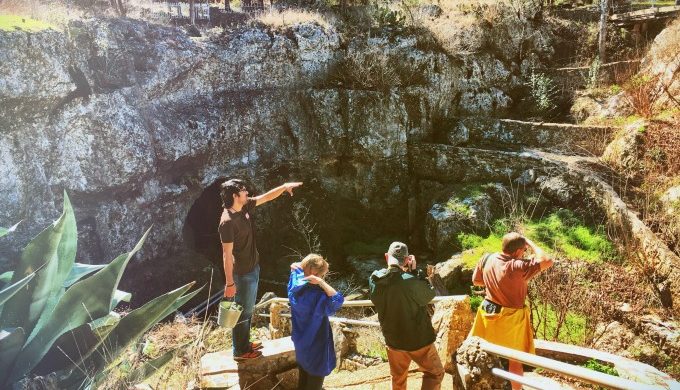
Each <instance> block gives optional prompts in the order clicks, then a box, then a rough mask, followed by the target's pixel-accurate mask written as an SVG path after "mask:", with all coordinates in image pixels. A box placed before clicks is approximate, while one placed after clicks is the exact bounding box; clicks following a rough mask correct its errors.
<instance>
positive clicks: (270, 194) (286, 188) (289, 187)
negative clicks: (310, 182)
mask: <svg viewBox="0 0 680 390" xmlns="http://www.w3.org/2000/svg"><path fill="white" fill-rule="evenodd" d="M301 185H302V182H299V181H297V182H291V183H286V184H283V185H280V186H278V187H276V188H274V189H273V190H269V191H267V192H266V193H264V194H262V195H258V196H255V197H253V199H255V202H256V203H255V206H259V205H261V204H263V203H267V202H269V201H270V200H274V199H276V198H278V197H279V196H281V194H283V193H284V192H288V193H289V194H290V196H293V189H294V188H297V187H299V186H301Z"/></svg>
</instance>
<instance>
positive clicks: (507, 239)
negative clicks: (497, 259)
mask: <svg viewBox="0 0 680 390" xmlns="http://www.w3.org/2000/svg"><path fill="white" fill-rule="evenodd" d="M526 244H527V240H526V239H525V238H524V237H522V235H521V234H519V233H516V232H511V233H508V234H506V235H504V236H503V244H502V248H503V252H504V253H506V254H508V255H511V254H513V253H515V251H517V250H518V249H522V248H524V247H525V246H526Z"/></svg>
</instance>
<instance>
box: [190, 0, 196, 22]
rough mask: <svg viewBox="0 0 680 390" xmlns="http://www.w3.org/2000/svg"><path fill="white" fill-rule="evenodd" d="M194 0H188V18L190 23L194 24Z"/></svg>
mask: <svg viewBox="0 0 680 390" xmlns="http://www.w3.org/2000/svg"><path fill="white" fill-rule="evenodd" d="M194 1H195V0H189V20H190V21H191V25H192V26H193V25H195V24H196V7H195V6H194Z"/></svg>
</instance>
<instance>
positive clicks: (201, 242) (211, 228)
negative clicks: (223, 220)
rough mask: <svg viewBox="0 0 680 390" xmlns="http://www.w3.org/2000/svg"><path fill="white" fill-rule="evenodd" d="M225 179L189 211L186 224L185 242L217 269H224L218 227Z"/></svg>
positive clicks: (204, 193)
mask: <svg viewBox="0 0 680 390" xmlns="http://www.w3.org/2000/svg"><path fill="white" fill-rule="evenodd" d="M224 181H225V180H224V179H220V180H217V181H215V182H214V183H213V184H211V185H210V186H208V187H207V188H206V189H205V190H203V193H201V196H199V197H198V199H196V201H195V202H194V204H193V205H192V206H191V209H189V214H188V215H187V219H186V221H185V224H184V230H183V235H184V242H186V244H187V246H188V247H189V248H190V249H192V250H194V251H195V252H197V253H199V254H201V255H203V256H205V257H206V258H207V259H208V260H209V261H210V263H212V264H213V265H214V266H215V267H216V268H217V269H220V270H221V269H222V245H221V242H220V235H219V232H218V231H217V226H218V224H219V222H220V216H221V215H222V200H221V199H220V185H221V184H222V183H223V182H224Z"/></svg>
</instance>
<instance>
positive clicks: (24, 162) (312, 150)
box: [0, 20, 550, 268]
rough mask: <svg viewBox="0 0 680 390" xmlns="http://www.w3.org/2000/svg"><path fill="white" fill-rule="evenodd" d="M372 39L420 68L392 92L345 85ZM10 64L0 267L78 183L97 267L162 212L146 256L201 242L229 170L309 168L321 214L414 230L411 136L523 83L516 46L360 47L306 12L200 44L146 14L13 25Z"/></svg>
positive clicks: (295, 173)
mask: <svg viewBox="0 0 680 390" xmlns="http://www.w3.org/2000/svg"><path fill="white" fill-rule="evenodd" d="M544 38H545V39H542V40H541V42H546V41H547V40H549V38H550V37H549V36H545V37H544ZM366 47H370V49H371V50H372V53H374V55H376V56H385V57H387V58H388V59H389V58H391V59H403V60H402V61H401V62H400V63H399V67H398V68H399V69H400V70H401V71H407V72H408V71H409V69H411V71H413V69H417V71H418V72H419V74H422V76H420V77H419V78H418V80H416V81H413V82H411V83H404V82H402V83H398V84H396V83H395V84H393V86H392V87H390V86H389V85H388V87H389V88H387V89H380V90H378V89H374V90H370V89H368V88H365V89H361V88H356V87H354V85H360V83H350V84H352V85H347V84H343V82H342V81H343V80H344V81H345V83H347V77H350V78H351V77H353V75H354V76H356V74H353V73H352V72H351V69H349V70H350V72H349V73H348V69H347V68H345V69H344V70H343V69H341V68H340V66H342V64H346V63H347V61H346V58H348V57H350V56H352V55H353V54H352V53H353V52H357V51H360V50H362V49H361V48H366ZM542 47H543V46H542ZM524 50H528V52H535V53H539V52H541V50H543V49H539V48H529V49H527V48H524ZM386 63H389V62H386ZM392 63H394V62H392ZM374 71H375V72H381V71H385V69H384V68H383V69H380V68H377V69H375V70H374ZM339 72H344V73H342V75H343V77H341V78H338V77H337V74H338V73H339ZM0 75H2V76H0V102H1V104H0V173H1V174H0V224H1V225H10V224H13V223H14V222H16V221H19V220H23V221H24V223H23V225H22V227H21V229H20V231H19V232H18V233H17V234H15V235H13V236H12V238H10V239H9V240H7V241H5V242H4V243H3V244H2V245H3V250H2V256H1V258H0V268H6V267H7V264H8V262H10V261H12V258H13V256H14V254H15V253H16V251H17V248H18V247H19V245H20V244H21V243H24V242H26V240H27V239H28V238H29V237H31V236H33V235H34V234H35V233H36V232H37V231H39V229H41V226H44V225H45V224H46V223H48V222H49V221H50V220H52V219H53V218H54V217H55V216H56V215H57V214H58V213H59V210H60V201H61V198H62V191H64V190H65V191H67V192H68V193H69V195H70V196H71V197H72V201H73V203H74V205H75V207H76V216H77V218H78V226H79V230H80V232H79V234H80V242H79V243H80V247H79V257H80V259H79V260H80V261H83V262H91V263H102V262H106V261H109V260H110V259H111V258H112V257H113V256H115V255H116V254H117V253H119V252H121V251H123V250H125V249H127V248H130V247H131V246H132V245H133V243H134V242H135V241H136V240H137V239H138V238H139V237H140V236H141V234H142V232H143V230H144V229H145V228H146V227H148V226H150V225H151V224H153V225H154V228H153V230H152V233H151V237H150V239H149V240H148V241H147V243H146V244H145V247H144V250H143V254H142V256H140V257H141V258H148V257H150V256H166V255H168V254H170V253H172V252H173V251H174V250H176V249H177V248H179V247H182V246H184V245H187V241H192V240H193V238H192V237H191V234H189V235H187V227H186V226H185V225H186V220H187V216H188V214H189V211H190V209H191V207H192V205H193V204H194V202H195V201H196V200H197V199H199V197H200V195H201V194H202V193H203V191H204V190H205V189H206V188H207V187H209V186H210V185H212V184H213V183H215V182H216V181H218V180H220V179H224V178H226V177H231V176H243V177H247V178H249V179H251V180H252V182H253V184H254V186H255V187H256V188H257V189H259V190H260V191H262V190H266V189H268V187H270V186H273V185H277V184H279V183H280V182H282V181H284V180H288V179H299V180H304V181H305V182H306V185H305V187H306V188H305V191H304V192H305V193H306V194H308V195H307V198H308V199H309V200H310V202H311V203H312V206H313V207H317V208H318V210H319V215H320V216H321V217H324V216H325V217H331V218H332V217H334V216H336V214H338V215H341V216H342V215H344V216H347V213H349V214H350V215H355V214H358V216H357V219H356V221H355V222H356V223H358V224H359V225H361V223H362V222H366V221H370V220H373V221H375V220H381V223H382V225H383V226H392V227H391V229H392V231H399V232H402V233H406V231H407V229H408V223H407V221H408V213H407V203H408V199H409V198H410V197H412V196H413V194H412V193H411V192H412V188H411V187H412V183H411V181H410V180H409V177H410V174H411V172H412V171H413V170H414V169H419V168H418V167H417V166H414V165H413V164H410V163H409V154H408V152H407V150H408V145H410V144H411V143H413V142H418V141H421V140H426V139H428V138H429V137H431V136H432V134H433V127H435V126H436V124H437V123H438V119H439V118H442V117H448V116H451V115H453V114H457V113H458V114H460V113H474V112H476V113H480V112H481V113H489V112H492V111H494V110H497V112H499V113H502V112H503V110H507V109H508V108H509V107H510V106H511V104H512V98H511V97H510V96H511V95H512V93H513V91H514V90H515V89H516V88H519V87H521V80H522V73H521V71H520V70H519V67H518V66H517V64H513V63H511V62H508V60H507V59H505V58H504V57H503V56H502V55H500V54H499V56H497V57H494V56H493V55H491V54H488V53H487V54H484V55H481V56H479V57H473V56H471V55H468V56H459V57H451V56H450V55H447V54H444V53H443V52H442V51H441V50H437V49H436V48H421V47H419V41H418V39H416V38H415V37H412V36H408V35H404V34H402V36H385V37H373V38H366V37H363V38H362V37H357V38H353V39H351V40H350V41H346V40H344V39H342V37H341V35H340V34H338V33H337V32H336V31H334V30H333V29H324V28H321V27H319V26H316V25H313V24H306V25H297V26H295V27H293V28H290V29H287V30H285V31H279V32H274V31H270V30H266V29H257V28H251V29H243V30H239V31H234V32H231V33H229V34H225V35H223V36H221V37H216V38H214V39H205V38H203V39H196V40H193V39H190V38H188V37H187V36H185V35H184V34H183V33H181V32H180V31H178V30H176V29H173V28H165V27H160V26H156V25H151V24H147V23H144V22H138V21H132V20H91V21H86V22H75V23H71V24H70V25H69V26H68V28H67V29H66V30H65V31H64V32H56V31H51V30H48V31H43V32H38V33H28V32H21V31H16V32H0ZM338 80H340V81H338ZM355 81H356V80H355ZM301 194H302V192H301ZM302 198H303V199H304V196H303V197H302ZM328 203H333V204H335V205H341V207H343V208H345V210H353V209H359V210H361V211H360V212H355V211H348V212H340V211H335V212H330V211H328V210H329V208H328V207H326V208H324V204H328ZM283 207H287V208H289V207H290V205H289V204H284V203H282V204H281V205H278V206H272V208H271V210H272V211H271V212H270V213H268V215H266V216H265V218H270V219H272V218H273V219H276V215H277V214H276V210H277V209H282V208H283ZM334 213H335V214H334ZM373 217H375V219H372V218H373ZM334 222H335V221H334ZM205 223H207V224H216V223H217V221H216V220H214V221H213V220H210V221H206V222H205ZM330 224H331V223H330V221H329V222H328V223H326V226H327V227H328V225H330ZM370 226H371V225H370V224H369V225H368V226H359V228H366V227H369V228H370ZM373 226H375V223H374V224H373ZM322 228H323V227H322ZM272 229H273V230H276V229H280V226H275V227H272ZM183 230H184V234H183ZM189 230H190V229H189ZM359 230H360V229H359ZM322 233H323V232H322ZM348 234H349V233H348Z"/></svg>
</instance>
